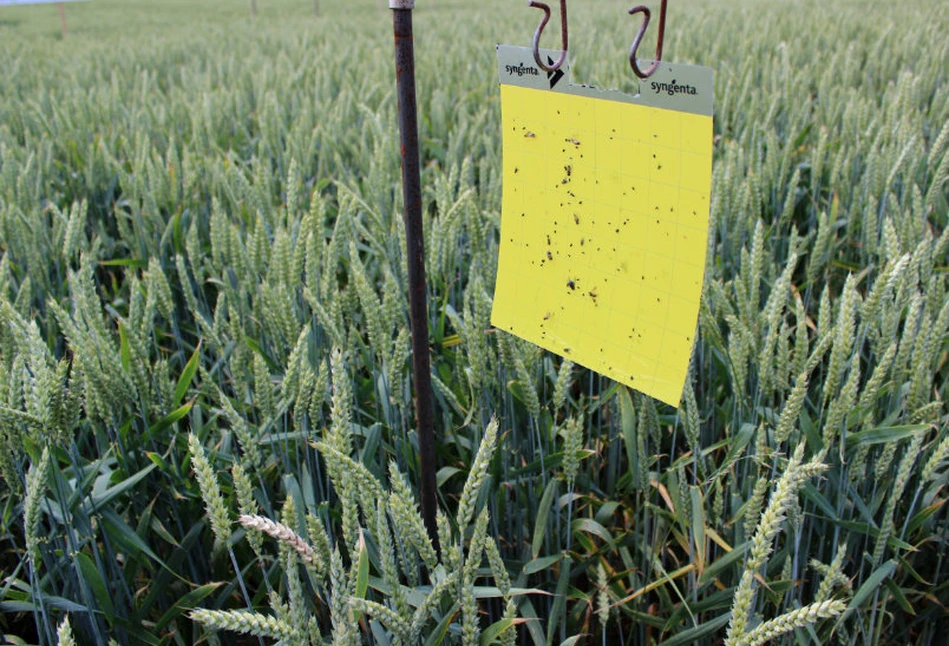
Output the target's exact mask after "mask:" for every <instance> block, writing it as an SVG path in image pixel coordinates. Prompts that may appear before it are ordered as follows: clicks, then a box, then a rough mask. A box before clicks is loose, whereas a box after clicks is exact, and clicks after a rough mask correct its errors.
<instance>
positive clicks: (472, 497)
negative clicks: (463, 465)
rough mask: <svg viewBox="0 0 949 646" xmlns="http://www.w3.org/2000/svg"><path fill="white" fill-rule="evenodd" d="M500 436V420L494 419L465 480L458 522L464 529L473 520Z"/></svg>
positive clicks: (487, 429) (486, 431) (459, 505)
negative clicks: (479, 495) (476, 503)
mask: <svg viewBox="0 0 949 646" xmlns="http://www.w3.org/2000/svg"><path fill="white" fill-rule="evenodd" d="M497 438H498V420H497V419H492V420H491V422H490V423H489V424H488V428H486V429H485V431H484V437H483V438H482V439H481V446H480V447H478V453H477V455H476V456H475V459H474V462H472V463H471V471H469V473H468V480H467V481H465V487H464V489H462V491H461V500H460V501H459V502H458V516H457V519H456V520H457V523H458V527H459V529H461V530H464V528H465V527H467V526H468V523H470V522H471V517H472V515H473V514H474V511H475V502H476V501H477V498H478V493H479V492H480V491H481V485H482V484H484V480H485V478H486V477H487V475H488V465H489V464H490V463H491V457H492V456H493V455H494V447H495V443H496V441H497Z"/></svg>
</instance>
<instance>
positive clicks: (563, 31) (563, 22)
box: [529, 0, 567, 73]
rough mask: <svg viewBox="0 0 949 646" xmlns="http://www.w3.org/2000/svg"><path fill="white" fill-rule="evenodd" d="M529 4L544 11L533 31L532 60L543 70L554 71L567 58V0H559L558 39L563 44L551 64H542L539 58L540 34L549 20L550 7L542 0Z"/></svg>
mask: <svg viewBox="0 0 949 646" xmlns="http://www.w3.org/2000/svg"><path fill="white" fill-rule="evenodd" d="M529 6H531V7H535V8H537V9H540V10H542V11H543V12H544V17H543V18H541V21H540V24H539V25H538V26H537V30H536V31H535V32H534V61H535V62H536V63H537V64H538V65H539V66H540V68H541V69H542V70H544V71H545V72H548V73H550V72H556V71H557V70H559V69H560V66H561V65H563V64H564V61H566V60H567V0H560V40H561V42H562V44H563V51H562V52H561V54H560V58H558V59H557V62H555V63H554V64H553V65H546V64H544V61H542V60H541V58H540V35H541V33H542V32H543V31H544V27H546V26H547V23H548V22H550V7H549V6H547V5H545V4H544V3H543V2H534V0H531V2H530V3H529Z"/></svg>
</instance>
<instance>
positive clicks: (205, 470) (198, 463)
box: [188, 433, 231, 547]
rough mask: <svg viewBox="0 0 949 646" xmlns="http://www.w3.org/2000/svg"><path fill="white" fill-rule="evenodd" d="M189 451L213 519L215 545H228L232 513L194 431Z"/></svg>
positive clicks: (199, 485) (195, 473) (191, 435)
mask: <svg viewBox="0 0 949 646" xmlns="http://www.w3.org/2000/svg"><path fill="white" fill-rule="evenodd" d="M188 452H189V453H191V464H192V467H193V468H194V475H195V477H196V478H197V479H198V489H200V490H201V499H202V500H204V505H205V508H206V509H207V514H208V520H210V521H211V531H212V532H214V539H215V546H216V547H220V546H224V545H227V542H228V541H229V540H230V539H231V515H230V513H229V512H228V511H227V505H225V504H224V496H222V495H221V487H220V485H218V481H217V476H216V475H215V474H214V469H213V468H212V467H211V463H210V462H208V457H207V456H206V455H205V454H204V447H203V446H201V440H199V439H198V436H197V435H195V434H194V433H191V434H189V435H188Z"/></svg>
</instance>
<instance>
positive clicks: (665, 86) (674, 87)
mask: <svg viewBox="0 0 949 646" xmlns="http://www.w3.org/2000/svg"><path fill="white" fill-rule="evenodd" d="M650 88H651V89H652V91H653V92H655V93H656V94H661V93H663V92H665V93H666V94H668V95H669V96H675V95H676V94H690V95H693V96H694V95H696V94H698V90H696V89H695V86H694V85H679V84H678V83H676V80H675V79H672V82H671V83H656V82H655V81H653V82H652V83H651V84H650Z"/></svg>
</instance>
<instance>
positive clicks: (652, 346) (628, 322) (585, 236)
mask: <svg viewBox="0 0 949 646" xmlns="http://www.w3.org/2000/svg"><path fill="white" fill-rule="evenodd" d="M501 109H502V124H503V125H502V128H503V147H504V148H503V150H504V159H503V186H504V189H503V198H502V216H501V247H500V255H499V260H498V278H497V286H496V292H495V300H494V309H493V312H492V323H493V324H494V325H495V326H496V327H498V328H500V329H503V330H506V331H508V332H510V333H512V334H515V335H517V336H519V337H522V338H524V339H526V340H528V341H531V342H532V343H535V344H536V345H539V346H541V347H543V348H545V349H547V350H550V351H551V352H555V353H557V354H559V355H561V356H564V357H566V358H568V359H570V360H572V361H575V362H576V363H579V364H580V365H583V366H586V367H588V368H591V369H593V370H595V371H597V372H600V373H602V374H604V375H607V376H609V377H610V378H612V379H614V380H616V381H618V382H621V383H624V384H627V385H629V386H631V387H633V388H635V389H637V390H639V391H641V392H643V393H645V394H648V395H650V396H652V397H655V398H656V399H659V400H661V401H663V402H666V403H668V404H671V405H673V406H677V405H678V403H679V398H680V395H681V392H682V386H683V383H684V380H685V376H686V372H687V370H688V364H689V358H690V355H691V351H692V343H693V336H694V331H695V326H696V320H697V318H698V309H699V300H700V297H701V291H702V280H703V274H704V267H705V253H706V245H707V240H708V214H709V193H710V190H711V163H712V159H711V138H712V119H711V117H708V116H702V115H696V114H689V113H684V112H678V111H675V110H668V109H662V108H656V107H651V106H646V105H637V104H633V103H625V102H620V101H610V100H604V99H599V98H590V97H584V96H575V95H570V94H563V93H554V92H548V91H545V90H539V89H533V88H525V87H519V86H515V85H507V84H502V85H501ZM703 142H704V144H703Z"/></svg>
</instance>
